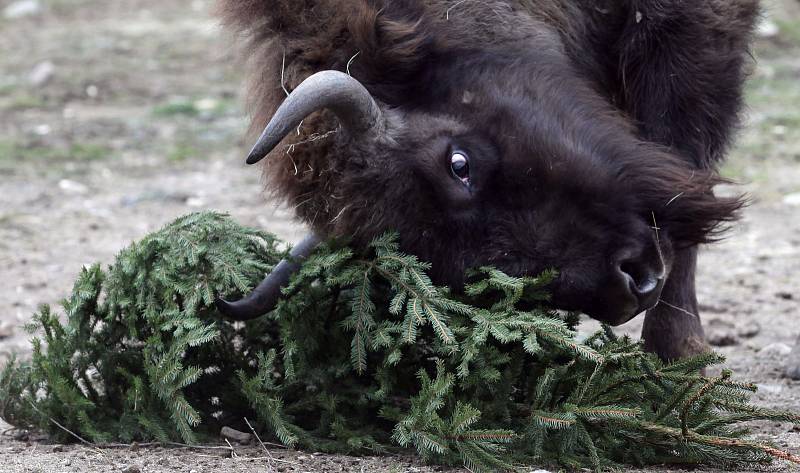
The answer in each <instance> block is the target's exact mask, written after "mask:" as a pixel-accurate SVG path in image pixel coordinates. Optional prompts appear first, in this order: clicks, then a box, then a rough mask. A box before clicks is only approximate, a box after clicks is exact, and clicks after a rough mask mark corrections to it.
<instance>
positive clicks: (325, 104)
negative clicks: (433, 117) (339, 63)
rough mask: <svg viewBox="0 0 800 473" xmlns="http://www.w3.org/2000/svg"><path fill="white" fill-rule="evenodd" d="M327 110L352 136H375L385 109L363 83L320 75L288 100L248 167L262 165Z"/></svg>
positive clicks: (338, 75)
mask: <svg viewBox="0 0 800 473" xmlns="http://www.w3.org/2000/svg"><path fill="white" fill-rule="evenodd" d="M323 108H327V109H329V110H331V111H332V112H333V113H334V114H335V115H336V117H337V118H338V119H339V121H340V122H341V124H342V127H343V128H344V129H345V130H347V131H348V132H349V133H352V134H363V133H370V132H373V131H374V130H375V129H376V128H377V127H378V126H380V123H381V109H380V108H379V107H378V104H376V103H375V100H374V99H373V98H372V95H370V93H369V91H367V89H366V88H364V86H363V85H361V83H360V82H358V81H357V80H356V79H353V78H352V77H350V76H349V75H347V74H345V73H342V72H339V71H322V72H318V73H316V74H314V75H312V76H311V77H309V78H308V79H306V80H305V81H303V83H302V84H300V85H299V86H298V87H297V88H296V89H295V90H294V91H293V92H292V93H291V94H289V96H288V97H286V100H284V101H283V104H281V106H280V107H279V108H278V111H277V112H275V115H274V116H273V117H272V120H270V122H269V124H268V125H267V127H266V128H265V129H264V132H263V133H262V134H261V137H259V138H258V141H257V142H256V144H255V146H253V149H252V151H250V154H249V155H248V156H247V164H255V163H257V162H259V161H260V160H261V159H262V158H264V156H266V155H267V154H268V153H269V152H270V151H272V149H273V148H275V146H277V145H278V143H280V142H281V140H283V138H285V137H286V135H287V134H289V132H290V131H292V130H294V129H295V128H297V127H298V126H299V125H300V122H302V121H303V119H304V118H306V117H307V116H308V115H310V114H311V113H313V112H316V111H317V110H321V109H323Z"/></svg>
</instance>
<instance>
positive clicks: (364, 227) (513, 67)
mask: <svg viewBox="0 0 800 473" xmlns="http://www.w3.org/2000/svg"><path fill="white" fill-rule="evenodd" d="M323 109H324V110H326V112H324V113H323V114H321V115H320V114H316V115H315V117H316V119H319V120H322V121H323V122H326V123H329V124H330V126H331V127H332V128H331V131H332V132H333V134H332V135H331V136H330V137H328V138H327V140H326V142H327V144H326V145H325V153H324V159H320V160H317V161H309V162H310V163H311V164H309V163H306V166H307V168H308V169H305V168H302V169H297V168H296V167H292V166H294V165H291V166H290V165H289V164H287V163H288V162H289V161H290V160H291V159H292V158H291V157H287V156H286V155H285V149H283V148H282V147H280V148H279V151H278V152H277V153H274V154H273V156H272V157H271V159H270V161H282V163H283V164H279V166H283V167H284V168H285V169H284V171H282V172H283V174H280V173H278V174H279V177H278V179H277V180H278V181H279V182H278V186H279V187H280V186H283V189H284V191H285V192H284V193H285V194H286V195H288V196H289V200H290V204H293V205H295V206H296V208H297V212H298V214H299V215H300V216H301V218H303V219H304V220H306V221H307V222H308V223H309V224H311V226H312V227H313V228H314V230H315V231H316V232H317V233H320V234H324V235H333V236H345V237H347V238H350V239H352V241H353V242H354V243H355V244H356V245H359V244H360V245H365V244H366V243H367V242H369V240H370V239H372V238H373V237H375V236H376V235H379V234H381V233H383V232H385V231H388V230H393V231H397V232H398V233H399V235H400V241H401V245H402V248H403V250H404V251H407V252H410V253H413V254H416V255H418V256H419V257H420V258H422V259H423V260H426V261H429V262H431V263H432V271H433V276H434V278H435V280H436V281H437V282H439V283H443V284H450V285H453V286H458V285H460V284H462V283H463V280H462V278H463V275H464V273H465V270H466V269H468V268H473V267H479V266H495V267H497V268H498V269H500V270H503V271H505V272H507V273H509V274H512V275H535V274H538V273H539V272H541V271H543V270H545V269H548V268H554V269H556V270H557V271H558V278H557V279H556V280H555V281H554V282H553V284H552V287H551V290H552V295H553V303H554V304H555V306H556V307H558V308H561V309H567V310H580V311H583V312H585V313H587V314H589V315H590V316H592V317H594V318H597V319H599V320H601V321H604V322H607V323H610V324H620V323H623V322H625V321H627V320H629V319H630V318H632V317H633V316H635V315H636V314H638V313H640V312H642V311H644V310H646V309H648V308H651V307H653V306H654V305H655V304H656V303H657V302H658V300H659V295H660V292H661V289H662V287H663V285H664V282H665V280H666V278H667V277H669V273H670V265H671V261H672V258H673V255H674V253H675V251H677V250H679V249H680V248H682V247H687V246H692V245H696V244H698V243H702V242H705V241H708V240H709V239H711V238H713V237H714V235H715V234H716V232H717V230H718V229H719V224H720V222H724V221H726V220H729V219H731V218H732V217H733V215H734V213H735V211H736V210H737V209H738V207H739V206H740V205H741V204H740V202H739V201H738V200H736V199H724V198H718V197H716V196H715V195H714V193H713V191H712V188H713V186H714V185H715V184H717V183H718V182H719V179H718V178H717V177H716V175H715V174H714V173H713V172H711V171H708V170H703V169H698V168H696V167H695V166H693V165H692V164H690V161H689V160H687V159H685V158H684V157H681V156H679V155H677V154H675V153H673V152H671V151H670V150H669V149H666V148H664V147H661V146H658V145H655V144H652V143H648V142H645V141H643V140H642V139H640V138H639V137H638V135H637V130H636V128H635V126H633V125H632V124H631V122H630V120H629V119H628V118H627V117H626V116H625V115H624V113H623V112H622V111H620V110H619V108H618V107H616V106H615V105H614V104H613V100H612V99H611V98H610V97H609V96H608V94H605V93H603V92H602V91H600V87H598V86H596V85H595V84H594V83H593V82H592V81H591V80H589V79H588V78H587V77H585V75H582V74H580V73H579V72H578V71H576V70H575V67H574V66H573V65H572V64H571V63H570V61H568V60H567V59H566V57H565V55H564V54H563V53H561V51H559V50H558V48H551V49H548V48H543V49H541V50H538V51H534V52H527V53H521V52H520V51H506V50H497V49H495V50H491V51H490V50H482V51H460V52H457V53H454V52H453V51H452V50H451V51H450V52H449V54H447V55H439V56H436V57H429V58H428V59H427V63H426V66H425V67H424V68H420V70H419V71H418V72H417V73H416V75H415V76H414V77H413V80H412V79H407V80H406V81H405V83H404V84H402V85H400V86H397V87H389V86H386V85H385V84H381V83H376V82H373V81H371V80H370V78H369V77H368V76H366V77H365V80H364V82H363V83H362V82H359V81H357V80H356V79H354V78H353V77H351V76H349V75H348V74H345V73H342V72H334V71H324V72H319V73H317V74H315V75H312V76H311V77H309V78H308V79H307V80H306V81H305V82H303V83H302V84H301V85H300V86H299V87H297V88H295V90H294V91H293V92H292V93H291V94H290V95H289V96H288V98H287V99H286V100H285V101H284V102H283V104H282V105H281V106H280V108H279V109H278V111H277V113H276V114H275V115H274V117H273V118H272V121H271V122H270V123H269V125H268V126H267V127H266V130H265V131H264V132H263V134H262V136H261V138H260V139H259V140H258V142H257V144H256V145H255V147H254V148H253V150H252V152H251V153H250V156H249V157H248V162H249V163H255V162H257V161H259V160H260V159H262V158H263V157H265V156H266V155H267V154H268V153H270V151H272V150H273V149H274V148H275V147H276V146H277V145H278V144H279V143H280V142H282V141H283V140H284V139H285V138H286V136H287V135H288V134H290V132H293V131H294V130H295V129H297V127H298V126H300V124H301V122H303V120H308V121H312V120H314V119H315V118H309V115H311V114H314V112H317V111H320V110H323ZM320 117H322V118H320ZM292 134H293V133H292ZM303 173H306V174H308V173H311V174H313V175H314V176H316V177H315V179H316V180H315V181H313V185H314V186H316V187H311V188H310V189H311V190H310V191H304V192H298V191H296V190H294V191H293V190H292V189H291V188H292V186H295V184H294V182H295V181H297V180H299V179H304V177H303V176H302V175H303ZM309 194H311V195H309Z"/></svg>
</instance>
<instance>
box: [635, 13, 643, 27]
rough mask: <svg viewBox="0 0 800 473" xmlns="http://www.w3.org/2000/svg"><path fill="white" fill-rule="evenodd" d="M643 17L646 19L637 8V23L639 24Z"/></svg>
mask: <svg viewBox="0 0 800 473" xmlns="http://www.w3.org/2000/svg"><path fill="white" fill-rule="evenodd" d="M642 19H644V15H642V12H640V11H638V10H637V11H636V23H637V24H638V23H641V22H642Z"/></svg>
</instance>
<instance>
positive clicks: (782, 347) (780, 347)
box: [758, 342, 792, 356]
mask: <svg viewBox="0 0 800 473" xmlns="http://www.w3.org/2000/svg"><path fill="white" fill-rule="evenodd" d="M791 352H792V347H790V346H789V345H787V344H785V343H780V342H777V343H772V344H769V345H767V346H765V347H764V348H762V349H761V351H760V352H758V354H759V355H762V356H786V355H788V354H790V353H791Z"/></svg>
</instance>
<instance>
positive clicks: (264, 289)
mask: <svg viewBox="0 0 800 473" xmlns="http://www.w3.org/2000/svg"><path fill="white" fill-rule="evenodd" d="M319 243H320V239H319V237H318V236H317V235H315V234H313V233H312V234H310V235H308V236H307V237H306V238H305V239H304V240H303V241H301V242H300V243H298V244H297V245H295V246H294V247H293V248H292V251H290V252H289V259H288V260H282V261H281V262H280V263H278V264H277V265H276V266H275V268H274V269H273V270H272V272H271V273H269V275H267V277H266V278H264V280H263V281H261V284H259V285H258V287H256V288H255V289H254V290H253V292H252V293H251V294H250V295H249V296H247V297H245V298H244V299H242V300H239V301H236V302H228V301H226V300H224V299H217V301H216V305H217V309H218V310H219V311H220V312H221V313H222V314H223V315H225V316H227V317H229V318H231V319H234V320H252V319H255V318H257V317H260V316H262V315H264V314H266V313H267V312H270V311H271V310H272V309H274V308H275V306H277V305H278V300H279V299H280V297H281V289H283V288H284V287H286V285H287V284H289V280H291V278H292V275H293V274H294V273H296V272H297V271H298V270H299V269H300V263H301V262H302V260H304V259H306V258H308V256H309V255H310V254H311V252H312V251H314V248H316V247H317V246H318V245H319Z"/></svg>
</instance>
